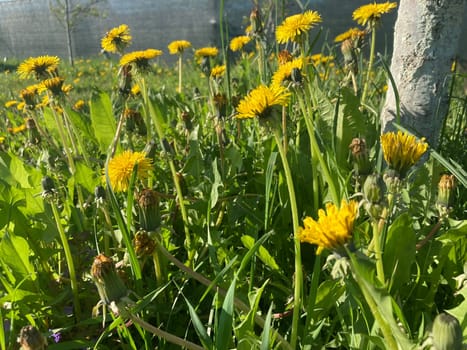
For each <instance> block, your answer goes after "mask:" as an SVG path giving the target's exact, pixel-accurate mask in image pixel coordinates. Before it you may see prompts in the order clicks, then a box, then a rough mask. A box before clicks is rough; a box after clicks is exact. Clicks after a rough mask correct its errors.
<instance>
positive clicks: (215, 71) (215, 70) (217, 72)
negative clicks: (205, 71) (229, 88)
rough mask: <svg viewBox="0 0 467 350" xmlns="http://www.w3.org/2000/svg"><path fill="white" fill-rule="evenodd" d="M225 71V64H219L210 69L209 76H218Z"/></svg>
mask: <svg viewBox="0 0 467 350" xmlns="http://www.w3.org/2000/svg"><path fill="white" fill-rule="evenodd" d="M224 73H225V64H223V65H221V66H215V67H213V68H212V69H211V78H220V77H222V76H223V75H224Z"/></svg>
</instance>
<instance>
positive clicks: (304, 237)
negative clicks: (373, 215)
mask: <svg viewBox="0 0 467 350" xmlns="http://www.w3.org/2000/svg"><path fill="white" fill-rule="evenodd" d="M357 214H358V203H357V202H356V201H350V202H346V201H345V200H342V202H341V206H340V208H337V206H336V205H335V204H332V203H327V204H326V211H324V210H323V209H320V210H319V211H318V221H315V220H314V219H312V218H311V217H309V216H308V217H306V218H305V219H304V220H303V227H300V228H299V231H298V237H299V239H300V241H301V242H306V243H310V244H315V245H317V246H318V249H317V251H316V254H321V252H322V251H323V249H332V250H335V249H338V248H340V247H342V246H343V245H344V244H346V243H347V242H348V241H349V240H350V238H351V237H352V230H353V226H354V222H355V218H356V217H357Z"/></svg>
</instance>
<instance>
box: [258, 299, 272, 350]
mask: <svg viewBox="0 0 467 350" xmlns="http://www.w3.org/2000/svg"><path fill="white" fill-rule="evenodd" d="M271 319H272V303H271V306H269V310H268V313H267V315H266V320H264V328H263V333H262V334H261V348H260V350H269V349H270V345H269V339H270V336H269V333H270V332H271Z"/></svg>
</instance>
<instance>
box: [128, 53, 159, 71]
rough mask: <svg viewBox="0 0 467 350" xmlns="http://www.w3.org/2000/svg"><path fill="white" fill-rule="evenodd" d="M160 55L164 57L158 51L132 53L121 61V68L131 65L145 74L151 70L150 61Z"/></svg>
mask: <svg viewBox="0 0 467 350" xmlns="http://www.w3.org/2000/svg"><path fill="white" fill-rule="evenodd" d="M160 55H162V51H161V50H156V49H147V50H143V51H134V52H130V53H127V54H126V55H123V56H122V58H121V59H120V66H129V65H131V66H132V67H134V68H135V69H136V70H138V71H140V72H143V71H146V70H148V69H149V68H150V66H149V60H150V59H153V58H156V57H158V56H160Z"/></svg>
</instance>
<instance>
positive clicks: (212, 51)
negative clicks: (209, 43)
mask: <svg viewBox="0 0 467 350" xmlns="http://www.w3.org/2000/svg"><path fill="white" fill-rule="evenodd" d="M218 53H219V49H218V48H217V47H203V48H201V49H198V50H196V51H195V57H196V58H202V57H215V56H217V55H218Z"/></svg>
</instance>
